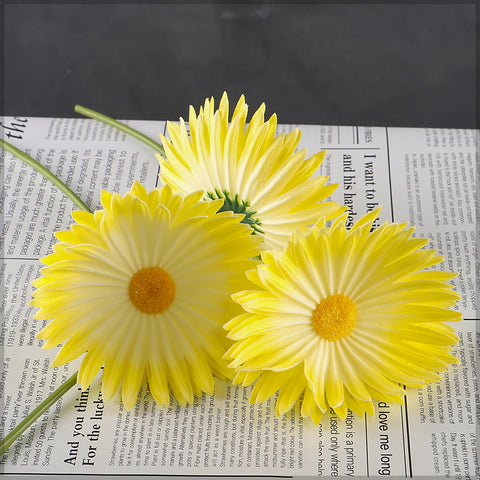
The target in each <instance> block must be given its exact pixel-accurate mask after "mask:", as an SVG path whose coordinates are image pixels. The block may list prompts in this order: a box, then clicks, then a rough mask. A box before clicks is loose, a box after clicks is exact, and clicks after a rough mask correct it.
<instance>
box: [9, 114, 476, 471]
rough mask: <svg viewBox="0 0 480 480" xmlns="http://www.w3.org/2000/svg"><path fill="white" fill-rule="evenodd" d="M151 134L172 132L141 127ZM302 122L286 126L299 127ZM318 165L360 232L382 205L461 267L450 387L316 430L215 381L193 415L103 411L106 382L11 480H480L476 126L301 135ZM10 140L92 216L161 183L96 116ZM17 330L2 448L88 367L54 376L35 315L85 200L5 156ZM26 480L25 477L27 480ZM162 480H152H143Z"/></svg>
mask: <svg viewBox="0 0 480 480" xmlns="http://www.w3.org/2000/svg"><path fill="white" fill-rule="evenodd" d="M128 123H129V124H130V125H131V126H133V127H134V128H137V129H139V130H140V131H142V132H143V133H145V134H147V135H149V136H150V137H152V138H155V139H156V138H158V133H159V132H162V133H163V132H164V128H165V122H153V121H130V122H128ZM294 127H295V126H293V125H280V126H279V129H278V130H279V131H281V130H284V131H288V130H291V129H292V128H294ZM300 128H301V130H302V132H303V133H302V140H301V144H300V147H306V148H307V149H308V154H309V155H313V154H314V153H316V152H317V151H319V150H321V149H323V148H326V149H327V156H326V159H325V161H324V164H323V166H322V168H321V170H320V171H319V172H318V173H319V174H323V175H325V174H326V175H330V177H331V180H330V181H331V182H332V183H339V187H338V189H337V190H336V192H335V193H334V195H333V199H335V200H336V201H338V202H339V203H342V204H344V205H347V206H348V208H349V220H350V221H351V222H355V221H356V219H358V218H360V217H361V216H362V215H363V214H364V213H365V212H366V211H367V210H371V209H372V208H374V207H376V206H377V205H382V213H381V216H380V221H379V222H378V223H381V222H383V221H385V220H388V221H398V222H410V223H412V224H414V225H415V226H416V235H421V236H428V237H430V238H431V242H430V244H429V246H431V247H434V248H437V249H438V251H439V253H441V254H444V255H445V262H444V263H443V264H442V265H441V266H440V267H439V268H445V269H447V270H450V271H459V272H460V275H459V276H458V277H457V278H456V279H454V281H453V283H454V284H455V286H456V289H457V290H458V291H459V292H460V293H461V294H462V300H461V301H460V302H459V304H458V309H459V310H460V311H461V312H462V313H463V315H464V321H462V322H460V323H457V324H455V325H454V326H455V327H456V328H457V330H458V335H459V337H460V342H459V344H458V345H457V346H456V347H455V350H454V353H455V355H456V356H457V357H458V358H459V360H460V364H459V365H456V366H451V367H450V368H449V369H448V371H447V372H446V373H445V374H444V378H443V380H442V381H441V382H439V383H437V384H433V385H430V386H429V387H427V388H425V389H422V390H416V389H413V390H408V391H406V404H405V406H399V405H396V404H393V405H390V404H386V403H382V402H378V404H377V405H376V412H375V415H374V416H373V417H369V416H365V417H359V416H357V415H355V414H349V415H348V417H347V419H346V420H345V421H342V420H340V419H339V418H338V417H337V416H336V415H334V414H333V413H332V414H330V415H325V416H324V418H323V420H322V422H321V424H320V425H319V426H315V425H314V424H313V423H312V422H311V420H310V419H302V418H301V417H300V415H299V412H298V409H295V410H294V411H292V412H290V413H288V414H287V415H284V416H283V417H280V418H276V417H275V414H274V402H273V401H272V400H269V401H267V402H264V403H262V404H258V405H253V406H251V405H250V404H249V401H248V398H249V394H250V388H243V387H240V386H232V385H229V384H228V383H227V382H224V381H220V380H217V381H216V391H215V395H214V396H212V397H210V396H207V395H205V396H203V397H202V398H199V399H197V400H196V401H195V404H194V405H191V406H188V407H181V406H179V405H177V404H176V403H174V402H173V403H172V404H171V406H170V407H169V408H161V407H159V406H158V405H156V404H155V403H154V402H153V401H152V399H151V398H150V395H149V393H148V390H147V389H144V390H143V391H142V392H141V394H140V397H139V399H138V402H137V404H136V407H135V408H134V409H133V410H131V411H126V410H125V409H124V408H123V406H122V405H121V404H120V402H119V401H112V402H109V403H104V402H103V399H102V396H101V390H100V381H101V374H99V375H98V376H97V378H96V380H95V381H94V382H93V384H92V385H91V387H90V388H89V389H88V390H87V391H86V392H81V390H80V389H79V388H77V387H74V388H73V389H72V390H70V391H69V392H68V393H67V394H66V395H65V396H64V397H63V398H62V399H61V400H60V401H59V402H58V403H57V404H56V405H55V406H53V407H52V408H51V409H50V411H48V412H47V413H45V414H44V415H43V416H42V417H41V418H40V419H39V420H38V421H37V422H36V424H35V425H34V426H33V427H32V428H30V429H29V430H27V431H26V432H25V433H24V434H23V435H22V437H21V438H20V439H19V440H18V441H17V442H16V443H15V444H14V445H13V446H12V447H11V448H10V450H9V451H8V452H7V454H5V455H4V456H3V458H2V459H1V464H0V468H1V470H2V473H4V474H11V475H28V476H31V475H37V476H38V475H40V474H64V475H69V474H71V475H75V478H80V477H79V476H83V475H85V476H87V478H92V477H94V476H95V475H106V474H108V475H113V476H115V477H118V478H132V477H136V476H140V475H142V476H143V475H145V476H148V475H152V476H154V477H155V478H159V477H161V478H169V477H170V476H174V475H180V476H183V478H190V477H195V476H197V475H203V476H218V477H219V478H224V477H229V476H236V477H239V476H240V477H241V476H245V477H248V478H256V477H257V476H258V477H268V476H275V477H287V478H289V477H298V478H317V477H337V476H338V477H342V478H349V477H374V478H383V477H396V478H406V477H408V478H410V477H414V478H425V476H431V477H433V476H438V477H439V478H458V479H460V478H461V479H463V478H475V475H478V474H479V462H478V444H477V443H476V441H477V439H476V435H475V434H476V429H478V425H479V422H480V420H479V413H478V405H479V404H480V398H479V385H478V372H477V370H478V351H479V334H478V329H477V325H478V320H477V318H478V306H477V301H478V279H476V278H475V271H476V269H475V265H476V264H475V258H476V257H475V255H476V251H475V249H476V245H477V243H478V232H477V230H476V226H477V225H478V215H479V213H478V205H476V203H475V202H476V201H477V194H476V183H475V174H476V165H477V162H478V159H477V158H476V156H475V155H476V151H475V136H476V135H478V131H473V130H435V129H404V128H380V127H336V126H312V125H308V126H300ZM3 130H4V134H5V135H6V137H5V139H6V140H7V141H9V142H10V143H12V144H13V145H15V146H17V147H18V148H20V149H22V150H24V151H26V152H27V153H29V154H30V155H31V156H33V157H34V158H35V159H37V160H38V161H40V162H41V163H42V164H43V165H45V166H47V167H48V168H49V169H50V170H51V171H52V172H53V173H55V174H56V175H58V176H59V177H60V178H61V179H62V180H63V181H65V182H66V183H67V184H68V185H69V186H70V187H71V188H72V189H73V190H74V191H75V192H76V193H78V194H79V195H80V197H81V198H82V199H83V200H84V201H85V203H86V204H87V205H88V206H89V207H90V208H92V209H95V208H97V207H99V206H100V202H99V199H100V191H101V189H102V188H104V189H107V190H109V191H116V192H125V191H126V190H127V189H128V188H129V187H130V186H131V184H132V182H133V181H134V180H135V179H138V180H140V181H141V183H142V184H143V185H145V187H146V188H147V190H148V189H151V188H153V187H155V186H156V185H157V181H158V171H159V168H158V162H157V160H156V159H155V156H154V153H153V152H152V151H151V150H150V148H148V147H146V146H143V145H142V144H140V143H139V142H138V141H136V140H134V139H132V138H130V137H128V136H126V135H125V134H122V133H120V132H118V131H117V130H115V129H112V128H110V127H108V126H105V125H102V124H100V123H98V122H95V121H93V120H89V119H50V118H21V117H15V118H13V117H7V118H5V119H4V120H3ZM1 158H2V168H3V185H2V193H1V197H0V198H1V202H2V208H3V225H2V240H3V241H4V242H5V243H4V248H3V263H2V266H1V272H2V278H3V287H4V288H3V300H2V305H3V309H4V319H3V324H2V349H3V369H2V375H1V378H0V393H1V397H2V405H1V409H2V411H3V413H2V417H1V424H0V428H1V430H2V431H3V432H2V437H3V436H4V435H5V433H6V432H8V431H10V430H11V429H12V428H13V427H14V426H15V425H16V424H17V423H18V422H19V421H21V419H23V418H24V417H25V416H26V415H27V414H28V412H29V411H31V410H32V409H33V408H34V407H35V406H36V405H38V404H39V403H40V402H41V401H42V400H43V399H45V398H46V397H47V396H48V394H49V393H50V392H51V391H53V390H54V389H55V388H56V387H57V386H59V385H60V384H61V382H63V381H64V380H65V379H66V378H68V377H69V376H70V375H71V374H73V373H74V372H75V371H76V370H77V369H78V366H79V364H80V360H81V359H78V360H76V361H74V362H72V363H70V364H68V365H65V366H62V367H56V368H51V367H50V366H49V365H50V362H51V360H52V359H53V358H54V357H55V355H56V352H57V349H52V350H42V349H41V346H42V343H43V342H41V341H39V340H37V339H36V338H35V335H36V333H37V332H38V331H39V330H40V329H41V328H42V325H43V322H39V321H36V320H33V314H34V310H35V309H34V308H33V307H29V306H28V302H29V301H30V298H31V293H32V290H33V287H32V286H31V281H32V280H33V279H35V278H36V277H37V276H38V275H39V268H40V267H41V264H40V262H39V258H41V257H42V256H44V255H46V254H48V253H49V252H50V251H51V247H52V245H53V244H54V243H55V238H54V236H53V233H54V232H55V231H58V230H63V229H66V228H67V227H68V225H69V224H70V223H71V221H72V220H71V217H70V212H71V211H72V210H73V209H74V208H75V207H74V205H73V204H72V202H71V201H70V200H69V199H68V198H66V197H65V196H64V195H63V194H61V192H60V191H59V190H58V189H57V188H56V187H54V186H53V185H52V184H51V183H50V182H49V181H47V180H46V179H44V178H43V177H42V176H41V175H40V174H39V173H37V172H35V171H34V170H33V169H32V168H31V167H29V166H27V165H24V164H23V163H22V162H21V161H20V160H18V159H16V158H14V157H13V156H12V155H10V154H6V153H5V152H2V153H1ZM15 478H18V477H15ZM145 478H149V477H145Z"/></svg>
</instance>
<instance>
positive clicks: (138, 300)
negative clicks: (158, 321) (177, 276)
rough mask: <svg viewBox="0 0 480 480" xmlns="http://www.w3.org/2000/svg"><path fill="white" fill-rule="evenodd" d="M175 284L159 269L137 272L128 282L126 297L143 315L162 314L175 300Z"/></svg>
mask: <svg viewBox="0 0 480 480" xmlns="http://www.w3.org/2000/svg"><path fill="white" fill-rule="evenodd" d="M175 292H176V287H175V282H174V281H173V279H172V277H171V276H170V275H169V274H168V273H167V272H166V271H165V270H162V269H161V268H158V267H148V268H142V270H139V271H138V272H137V273H136V274H135V275H134V276H133V277H132V279H131V280H130V285H129V286H128V295H129V297H130V300H131V301H132V303H133V304H134V305H135V306H136V307H137V308H138V309H139V310H140V311H141V312H144V313H150V314H155V313H162V312H164V311H165V310H167V308H168V307H169V306H170V305H171V304H172V303H173V301H174V300H175Z"/></svg>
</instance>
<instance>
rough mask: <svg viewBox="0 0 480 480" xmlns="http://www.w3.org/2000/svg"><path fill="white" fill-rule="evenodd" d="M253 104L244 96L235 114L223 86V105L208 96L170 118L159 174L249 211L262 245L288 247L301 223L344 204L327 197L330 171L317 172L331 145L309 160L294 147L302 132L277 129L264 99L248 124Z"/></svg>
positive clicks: (182, 188)
mask: <svg viewBox="0 0 480 480" xmlns="http://www.w3.org/2000/svg"><path fill="white" fill-rule="evenodd" d="M247 112H248V106H247V104H246V103H245V98H244V96H243V95H242V96H241V97H240V99H239V101H238V103H237V105H236V107H235V109H234V111H233V114H232V117H231V119H230V121H229V102H228V97H227V94H226V93H224V94H223V96H222V98H221V100H220V104H219V108H218V110H215V109H214V99H213V98H211V99H206V100H205V104H204V106H203V107H201V108H200V111H199V113H198V115H197V114H196V112H195V110H194V108H193V107H190V112H189V124H188V128H187V125H186V124H185V121H184V120H183V119H182V118H180V123H173V122H168V123H167V129H168V135H169V139H167V138H166V137H165V136H163V135H161V139H162V143H163V146H164V149H165V158H164V157H162V156H160V155H158V156H157V157H158V159H159V161H160V179H161V181H162V182H163V183H167V184H169V185H171V187H172V188H173V190H174V191H175V192H178V193H183V194H186V193H190V192H193V191H197V190H203V191H204V192H205V195H206V198H210V199H217V198H223V199H224V200H225V203H224V205H223V207H222V208H223V209H224V210H231V211H234V212H235V213H243V214H244V215H245V217H244V220H243V221H244V222H245V223H247V224H248V225H250V227H251V228H252V229H253V233H256V234H258V235H260V236H261V237H262V238H263V240H264V243H263V248H278V247H283V246H284V245H285V243H286V242H287V240H288V239H289V238H290V236H291V235H292V233H293V231H294V230H295V228H297V227H302V226H305V225H313V224H314V223H315V222H316V221H317V220H318V219H319V218H320V217H321V216H324V217H326V218H327V220H329V219H332V218H334V217H335V216H337V215H339V214H340V213H341V212H342V211H344V208H343V207H340V206H339V205H338V204H337V203H336V202H326V201H324V200H325V199H326V198H327V197H329V196H330V195H331V194H332V193H333V191H334V190H335V189H336V187H337V185H333V184H331V185H327V184H326V183H327V180H328V177H326V176H315V177H312V175H313V174H314V173H315V172H316V171H317V170H318V168H319V167H320V165H321V163H322V161H323V159H324V156H325V151H322V152H319V153H317V154H316V155H313V156H312V157H310V158H308V159H306V158H305V157H306V150H305V149H302V150H298V151H296V148H297V146H298V143H299V141H300V135H301V132H300V131H299V130H298V129H295V130H293V131H291V132H289V133H287V134H285V133H281V134H279V135H275V133H276V127H277V118H276V115H272V116H271V117H270V118H269V119H268V120H267V121H264V113H265V105H264V104H262V105H261V106H260V108H259V109H258V110H257V111H256V112H255V113H254V114H253V116H252V118H251V119H250V122H249V123H248V125H247Z"/></svg>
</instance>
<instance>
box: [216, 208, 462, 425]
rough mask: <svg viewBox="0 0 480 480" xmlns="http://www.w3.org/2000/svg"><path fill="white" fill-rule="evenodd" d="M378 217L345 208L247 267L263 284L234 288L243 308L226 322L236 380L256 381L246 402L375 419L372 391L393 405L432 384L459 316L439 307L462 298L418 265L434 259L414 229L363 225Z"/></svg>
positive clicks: (444, 278)
mask: <svg viewBox="0 0 480 480" xmlns="http://www.w3.org/2000/svg"><path fill="white" fill-rule="evenodd" d="M377 214H378V211H373V212H371V213H370V214H368V215H366V216H365V217H363V218H362V219H361V220H359V221H358V222H357V223H356V224H355V225H354V226H353V227H352V228H351V229H350V230H347V229H346V228H345V220H346V215H342V216H341V217H339V218H338V219H336V220H335V221H334V222H333V224H332V226H331V227H330V228H326V227H325V222H324V221H320V222H319V223H318V224H317V225H315V226H313V227H311V228H310V229H300V230H298V231H297V232H296V233H295V234H294V236H293V237H292V241H291V242H289V243H288V245H287V247H286V249H285V250H283V251H278V250H277V251H266V252H263V253H262V260H263V262H264V264H260V265H259V266H258V267H257V269H256V270H252V271H249V272H248V274H247V275H248V278H249V279H250V280H251V281H252V282H254V283H255V284H256V285H257V286H258V287H259V288H260V289H259V290H248V291H241V292H239V293H236V294H234V295H233V298H234V300H235V301H236V302H238V303H239V304H240V305H242V307H243V308H244V310H245V313H243V314H241V315H239V316H237V317H235V318H233V319H232V320H230V321H229V322H228V323H227V324H226V326H225V328H226V329H227V330H229V334H228V337H229V338H231V339H233V340H235V341H236V343H235V344H234V345H233V346H232V347H231V348H230V349H229V350H228V352H227V354H226V358H230V359H233V360H232V362H231V363H230V367H232V368H235V369H237V371H238V374H237V375H236V377H235V379H234V381H235V383H237V384H238V383H241V384H243V385H250V384H252V383H254V382H256V383H255V387H254V388H253V391H252V395H251V401H252V403H253V402H261V401H264V400H266V399H267V398H269V397H271V396H272V395H274V394H275V393H276V392H279V394H278V398H277V402H276V409H277V415H281V414H283V413H285V412H286V411H288V410H289V409H291V408H292V407H293V405H294V404H295V403H296V402H297V401H300V402H301V412H302V415H303V416H311V417H312V419H313V420H314V422H315V423H318V422H319V421H320V418H321V417H322V414H323V413H324V412H326V411H327V410H329V409H333V410H334V411H335V413H336V414H337V415H338V416H339V417H341V418H345V416H346V415H347V410H348V409H351V410H352V411H354V412H356V413H358V414H363V413H364V412H367V413H369V414H370V415H373V413H374V403H373V400H374V399H376V400H380V401H386V402H398V403H402V402H403V395H404V393H405V392H404V388H403V385H405V386H412V387H420V386H422V385H425V384H428V383H429V382H432V381H436V380H438V379H440V378H441V377H440V375H439V374H438V373H437V372H440V371H443V370H445V369H446V367H447V365H448V364H449V363H452V362H456V359H455V357H453V356H452V355H450V353H449V351H450V349H451V345H453V344H455V343H456V342H457V340H458V338H457V337H456V335H455V334H454V330H453V328H452V327H451V326H450V325H448V324H447V323H445V322H452V321H457V320H460V318H461V315H460V313H458V312H456V311H453V310H450V309H448V308H447V307H451V306H453V305H454V304H455V303H456V301H457V300H458V299H459V295H458V294H457V293H456V292H454V291H452V288H453V287H452V286H451V285H450V284H448V283H447V282H448V281H449V280H450V279H452V278H453V277H455V276H456V275H455V274H452V273H448V272H443V271H436V270H432V269H430V270H425V269H426V268H428V267H431V266H433V265H435V264H438V263H439V262H441V261H442V257H441V256H439V255H437V254H436V252H435V250H428V249H422V247H424V246H425V245H426V243H427V242H428V240H427V239H424V238H416V237H412V234H413V230H414V228H413V227H409V228H407V224H403V223H402V224H398V223H393V224H389V223H388V222H387V223H385V224H383V225H382V226H380V227H379V228H377V229H376V230H374V231H371V232H370V230H371V228H372V225H373V221H374V220H375V218H376V217H377Z"/></svg>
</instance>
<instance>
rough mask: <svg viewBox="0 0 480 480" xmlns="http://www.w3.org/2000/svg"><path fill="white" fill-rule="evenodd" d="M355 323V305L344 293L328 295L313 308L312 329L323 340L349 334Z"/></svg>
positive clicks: (332, 340)
mask: <svg viewBox="0 0 480 480" xmlns="http://www.w3.org/2000/svg"><path fill="white" fill-rule="evenodd" d="M356 323H357V306H356V305H355V302H354V301H353V300H351V299H350V298H348V297H347V296H345V295H342V294H340V295H330V296H329V297H327V298H324V299H323V300H322V301H321V302H320V303H319V304H318V305H317V307H316V308H315V310H314V311H313V315H312V325H313V328H314V330H315V331H316V332H317V333H318V335H320V337H322V338H324V339H325V340H329V341H331V342H334V341H335V340H340V339H341V338H344V337H346V336H347V335H349V334H350V333H351V332H352V330H353V329H354V328H355V325H356Z"/></svg>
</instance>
